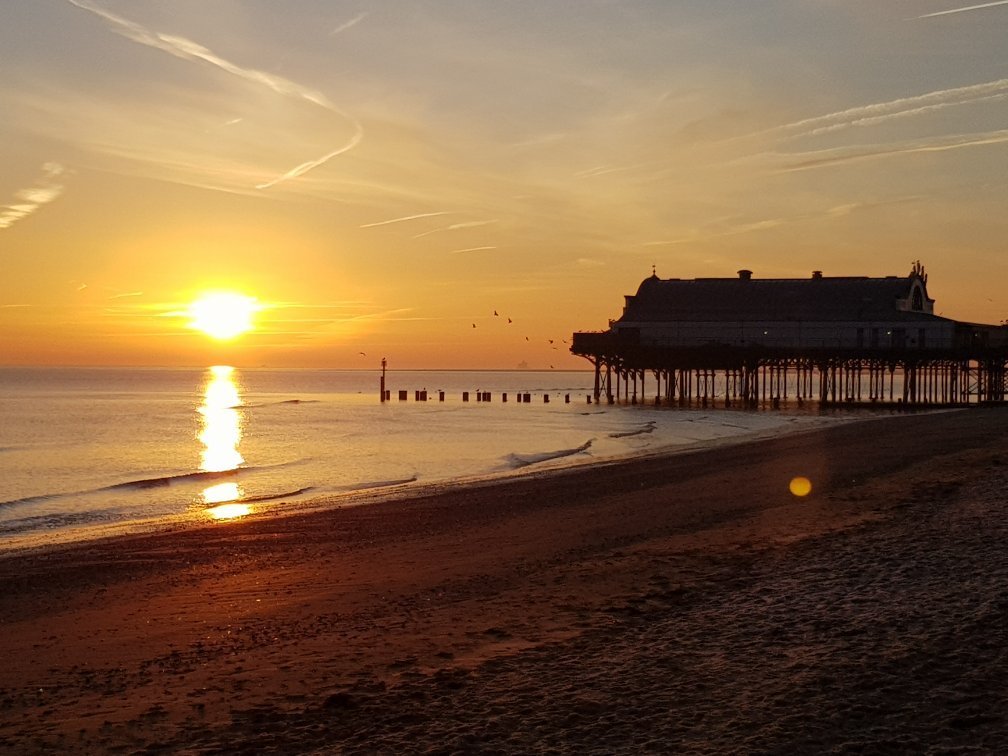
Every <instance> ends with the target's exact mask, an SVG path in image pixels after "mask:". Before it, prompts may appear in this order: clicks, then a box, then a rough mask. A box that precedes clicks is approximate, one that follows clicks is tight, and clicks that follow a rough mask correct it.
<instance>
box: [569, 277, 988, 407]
mask: <svg viewBox="0 0 1008 756" xmlns="http://www.w3.org/2000/svg"><path fill="white" fill-rule="evenodd" d="M571 352H572V353H574V354H576V355H579V356H581V357H585V358H586V359H588V360H590V361H591V362H592V363H593V364H594V366H595V401H596V402H597V401H599V399H600V398H601V397H602V396H605V397H606V398H607V400H608V401H609V402H610V403H612V402H614V401H616V400H617V399H620V398H621V392H622V398H623V399H626V400H627V401H630V402H632V403H636V401H637V397H638V393H637V392H638V381H639V382H640V387H639V388H640V398H641V400H643V399H644V393H645V388H644V382H645V377H646V375H647V373H652V374H653V375H654V377H655V381H656V384H655V392H654V393H655V401H656V402H657V403H661V402H663V401H664V402H672V401H679V402H680V403H685V402H688V401H691V400H696V401H698V402H700V403H702V404H704V405H706V404H707V402H708V401H710V402H713V401H715V400H716V399H723V400H724V401H725V403H726V404H727V405H729V406H730V405H732V404H733V403H739V404H743V405H746V406H755V405H757V404H759V403H760V402H767V401H769V402H770V403H771V404H772V405H773V406H777V405H779V404H780V403H781V402H782V401H783V402H786V401H787V400H788V399H789V398H794V399H795V400H797V401H798V402H799V403H802V402H804V401H805V400H808V399H818V400H819V401H820V402H821V403H822V404H824V405H825V404H851V403H859V402H865V401H867V402H870V403H882V402H884V403H892V404H901V405H903V406H907V405H921V404H943V405H959V404H970V403H981V402H1004V401H1005V397H1006V393H1008V387H1006V370H1005V368H1006V363H1008V327H1006V326H1004V325H982V324H977V323H964V322H960V321H956V320H951V319H949V318H943V317H941V316H938V315H935V314H934V300H933V299H931V298H930V297H929V296H928V293H927V275H926V274H925V272H924V268H923V266H922V265H921V264H920V263H919V262H917V263H914V266H913V269H912V270H911V272H910V274H909V275H908V276H906V277H903V278H901V277H898V276H886V277H884V278H868V277H826V276H823V275H822V273H821V272H820V271H815V272H813V273H812V276H811V277H810V278H807V279H756V278H753V275H752V271H749V270H740V271H739V272H738V277H737V278H696V279H689V280H682V279H678V278H672V279H661V278H658V276H657V275H652V276H650V277H649V278H647V279H645V280H644V281H643V282H642V283H641V285H640V288H639V289H638V290H637V293H636V294H634V295H632V296H627V297H626V304H625V306H624V308H623V314H622V316H621V317H620V318H619V319H617V320H614V321H610V323H609V329H608V330H607V331H604V332H601V333H599V332H591V333H575V334H574V338H573V343H572V346H571ZM631 392H632V394H631Z"/></svg>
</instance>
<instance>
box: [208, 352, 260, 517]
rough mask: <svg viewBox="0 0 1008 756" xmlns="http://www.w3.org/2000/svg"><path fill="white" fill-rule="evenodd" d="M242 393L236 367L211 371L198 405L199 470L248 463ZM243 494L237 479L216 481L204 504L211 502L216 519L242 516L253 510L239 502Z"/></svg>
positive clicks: (210, 487) (209, 510)
mask: <svg viewBox="0 0 1008 756" xmlns="http://www.w3.org/2000/svg"><path fill="white" fill-rule="evenodd" d="M240 405H241V394H240V392H239V390H238V383H237V381H236V376H235V370H234V368H233V367H230V366H228V365H214V366H213V367H211V368H210V369H209V371H208V375H207V382H206V385H205V387H204V389H203V404H202V405H200V406H199V407H198V408H197V411H198V412H199V414H200V429H199V433H198V434H197V437H198V438H199V440H200V442H201V443H202V444H203V449H202V450H201V451H200V470H201V471H203V472H224V471H227V470H234V469H236V468H237V467H238V466H239V465H241V464H243V463H244V462H245V460H244V458H243V457H242V455H241V453H240V452H239V451H238V445H239V444H240V443H241V438H242V416H241V413H240V412H239V410H238V407H239V406H240ZM242 495H243V491H242V489H241V486H239V485H238V483H235V482H227V483H217V484H214V485H212V486H209V487H208V488H206V489H204V490H203V494H202V496H203V503H204V504H207V505H210V506H209V507H208V509H207V513H208V514H209V515H210V516H211V517H213V518H214V519H218V520H223V519H231V518H234V517H241V516H243V515H247V514H249V513H250V512H251V508H250V507H249V506H248V505H247V504H242V503H240V502H239V500H240V499H241V497H242Z"/></svg>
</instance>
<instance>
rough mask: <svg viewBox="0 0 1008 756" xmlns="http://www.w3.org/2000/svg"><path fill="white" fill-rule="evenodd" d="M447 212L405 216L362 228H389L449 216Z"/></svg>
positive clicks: (365, 225) (366, 224)
mask: <svg viewBox="0 0 1008 756" xmlns="http://www.w3.org/2000/svg"><path fill="white" fill-rule="evenodd" d="M448 214H449V213H448V211H447V210H441V211H438V212H436V213H417V214H416V215H404V216H403V217H402V218H390V219H389V220H383V221H377V222H376V223H365V224H364V225H363V226H361V227H360V228H375V227H376V226H388V225H390V224H392V223H403V222H405V221H411V220H416V219H418V218H434V217H436V216H438V215H448Z"/></svg>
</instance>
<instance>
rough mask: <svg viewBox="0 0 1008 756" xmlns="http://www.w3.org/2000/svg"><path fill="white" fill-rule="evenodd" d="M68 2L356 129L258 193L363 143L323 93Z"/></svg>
mask: <svg viewBox="0 0 1008 756" xmlns="http://www.w3.org/2000/svg"><path fill="white" fill-rule="evenodd" d="M67 2H68V3H70V4H71V5H74V6H76V7H77V8H80V9H81V10H85V11H87V12H88V13H92V14H94V15H96V16H98V17H99V18H102V19H104V20H105V21H108V22H109V23H110V24H112V26H113V29H114V31H115V32H116V33H117V34H120V35H121V36H123V37H126V38H127V39H130V40H132V41H134V42H137V43H139V44H141V45H145V46H147V47H153V48H154V49H156V50H161V51H162V52H166V53H168V54H169V55H173V56H175V57H176V58H181V59H182V60H195V61H203V62H205V63H209V64H210V65H212V66H215V67H217V68H219V69H220V70H222V71H226V72H227V73H229V74H232V75H233V76H237V77H238V78H240V79H244V80H245V81H250V82H253V83H255V84H260V85H262V86H264V87H267V88H268V89H271V90H272V91H274V92H276V93H277V94H280V95H284V96H286V97H296V98H298V99H302V100H305V101H307V102H310V103H312V104H314V105H318V106H319V107H321V108H325V109H326V110H329V111H330V112H332V113H335V114H336V115H338V116H340V117H341V118H345V119H346V120H348V121H349V122H350V123H351V124H352V125H353V127H354V133H353V135H352V136H351V137H350V139H349V141H348V142H347V144H345V145H343V146H342V147H340V148H339V149H336V150H333V151H332V152H330V153H328V154H326V155H324V156H322V157H321V158H318V159H316V160H310V161H307V162H305V163H302V164H301V165H299V166H296V167H295V168H292V169H291V170H290V171H287V173H284V174H282V175H281V176H279V177H277V178H275V179H273V180H272V181H268V182H266V183H264V184H260V185H259V186H257V187H256V188H258V189H268V188H269V187H272V186H275V185H276V184H279V183H280V182H282V181H287V180H288V179H291V178H296V177H297V176H301V175H304V174H305V173H307V172H308V171H310V170H312V169H313V168H318V167H319V166H320V165H323V164H324V163H326V162H327V161H329V160H330V159H332V158H334V157H336V156H337V155H339V154H342V153H344V152H346V151H347V150H351V149H353V148H354V147H356V146H357V145H358V144H359V143H360V141H361V139H362V138H363V136H364V129H363V127H362V126H361V124H360V123H359V122H358V121H357V120H356V119H354V118H352V117H351V116H349V115H348V114H346V113H344V112H343V111H342V110H340V109H339V108H337V107H336V106H335V105H333V104H332V103H331V102H329V100H328V99H327V98H326V97H325V95H323V94H322V93H321V92H317V91H315V90H313V89H310V88H308V87H305V86H302V85H301V84H298V83H297V82H294V81H291V80H290V79H285V78H284V77H282V76H275V75H273V74H270V73H266V72H265V71H259V70H258V69H255V68H245V67H243V66H239V65H238V64H237V63H232V62H231V61H229V60H227V59H225V58H222V57H220V56H219V55H217V54H216V53H214V52H213V51H212V50H210V49H209V48H206V47H204V46H203V45H200V44H198V43H196V42H193V41H192V40H189V39H185V38H184V37H176V36H172V35H169V34H160V33H158V32H154V31H151V30H149V29H147V28H146V27H144V26H142V25H141V24H138V23H136V22H134V21H130V20H128V19H125V18H123V17H122V16H118V15H116V14H115V13H112V12H111V11H107V10H105V9H104V8H100V7H99V6H97V5H94V4H93V3H91V2H89V1H88V0H67Z"/></svg>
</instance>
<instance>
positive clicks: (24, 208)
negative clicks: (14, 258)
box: [0, 163, 63, 228]
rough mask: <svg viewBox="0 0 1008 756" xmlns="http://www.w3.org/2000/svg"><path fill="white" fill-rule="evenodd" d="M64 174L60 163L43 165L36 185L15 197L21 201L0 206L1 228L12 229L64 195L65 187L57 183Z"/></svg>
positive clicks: (21, 191) (23, 190)
mask: <svg viewBox="0 0 1008 756" xmlns="http://www.w3.org/2000/svg"><path fill="white" fill-rule="evenodd" d="M62 173H63V166H62V165H60V164H59V163H45V164H43V166H42V175H41V176H40V177H39V178H38V179H36V181H35V184H34V185H33V186H30V187H28V188H27V189H22V190H20V191H19V192H17V193H16V194H15V195H14V196H15V198H16V199H17V200H19V201H18V202H17V203H15V204H10V205H0V228H10V227H11V226H13V225H14V224H15V223H17V222H18V221H19V220H21V219H22V218H26V217H27V216H29V215H31V214H32V213H34V212H35V211H36V210H38V209H39V207H41V206H42V205H45V204H47V203H49V202H52V201H53V200H54V199H56V198H57V197H59V196H60V195H61V194H62V193H63V185H62V184H58V183H56V178H57V177H59V176H60V175H61V174H62Z"/></svg>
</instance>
